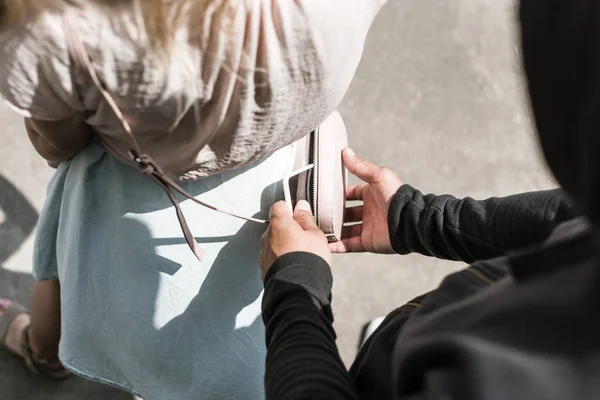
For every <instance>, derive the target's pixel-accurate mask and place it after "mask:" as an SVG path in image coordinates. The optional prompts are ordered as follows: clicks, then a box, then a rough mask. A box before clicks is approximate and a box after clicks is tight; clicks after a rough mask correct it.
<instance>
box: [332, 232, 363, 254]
mask: <svg viewBox="0 0 600 400" xmlns="http://www.w3.org/2000/svg"><path fill="white" fill-rule="evenodd" d="M329 250H330V251H331V252H332V253H335V254H341V253H364V252H365V251H366V250H365V248H364V246H363V244H362V239H361V238H360V236H357V237H353V238H349V239H342V240H340V241H339V242H334V243H329Z"/></svg>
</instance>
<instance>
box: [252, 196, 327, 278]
mask: <svg viewBox="0 0 600 400" xmlns="http://www.w3.org/2000/svg"><path fill="white" fill-rule="evenodd" d="M260 245H261V249H260V260H259V261H260V266H261V269H262V278H263V280H264V279H265V276H266V275H267V272H268V271H269V269H270V268H271V266H272V265H273V263H274V262H275V261H276V260H277V259H278V258H279V257H281V256H283V255H284V254H288V253H293V252H296V251H303V252H307V253H313V254H316V255H318V256H320V257H321V258H323V259H324V260H325V261H327V264H329V265H331V251H330V250H329V248H328V247H327V238H326V237H325V234H323V232H321V230H320V229H319V227H318V226H317V224H316V223H315V220H314V218H313V215H312V212H311V211H310V205H309V204H308V202H306V201H300V202H298V205H297V206H296V209H295V210H294V214H293V215H292V213H291V212H290V209H289V208H288V206H287V204H286V203H285V202H284V201H280V202H278V203H275V205H273V207H272V208H271V215H270V223H269V228H268V229H267V231H266V232H265V234H264V235H263V237H262V239H261V240H260Z"/></svg>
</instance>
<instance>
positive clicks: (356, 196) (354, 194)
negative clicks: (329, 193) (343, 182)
mask: <svg viewBox="0 0 600 400" xmlns="http://www.w3.org/2000/svg"><path fill="white" fill-rule="evenodd" d="M367 186H368V185H367V184H366V183H361V184H360V185H354V186H350V187H349V188H348V190H347V191H346V200H348V201H362V200H363V191H364V189H365V188H366V187H367Z"/></svg>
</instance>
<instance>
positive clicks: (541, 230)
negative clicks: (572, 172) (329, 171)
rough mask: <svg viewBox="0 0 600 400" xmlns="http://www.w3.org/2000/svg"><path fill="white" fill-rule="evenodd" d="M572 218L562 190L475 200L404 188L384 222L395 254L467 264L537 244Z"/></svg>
mask: <svg viewBox="0 0 600 400" xmlns="http://www.w3.org/2000/svg"><path fill="white" fill-rule="evenodd" d="M576 216H577V213H576V211H575V207H574V206H573V204H572V202H571V201H570V200H569V198H568V197H567V196H566V195H565V194H564V192H563V191H562V190H560V189H555V190H546V191H539V192H531V193H523V194H518V195H514V196H509V197H503V198H490V199H488V200H483V201H476V200H473V199H471V198H465V199H457V198H455V197H452V196H448V195H443V196H436V195H433V194H428V195H423V194H422V193H421V192H419V191H418V190H416V189H414V188H412V187H411V186H409V185H404V186H402V187H401V188H400V189H399V190H398V192H397V193H396V195H395V196H394V198H393V199H392V203H391V204H390V209H389V214H388V223H389V230H390V238H391V240H392V245H393V247H394V249H395V250H396V252H398V253H399V254H408V253H412V252H417V253H421V254H424V255H428V256H433V257H438V258H443V259H448V260H462V261H465V262H468V263H471V262H474V261H476V260H483V259H489V258H494V257H499V256H502V255H505V254H506V253H507V252H509V251H511V250H516V249H519V248H523V247H525V246H528V245H532V244H536V243H539V242H541V241H543V240H545V239H546V238H547V237H548V236H549V235H550V233H551V232H552V230H553V229H554V228H555V227H556V226H557V225H558V224H560V223H561V222H564V221H566V220H568V219H571V218H574V217H576Z"/></svg>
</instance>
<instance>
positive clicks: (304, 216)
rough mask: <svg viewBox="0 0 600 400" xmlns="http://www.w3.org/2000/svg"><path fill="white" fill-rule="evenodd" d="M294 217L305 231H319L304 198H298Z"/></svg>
mask: <svg viewBox="0 0 600 400" xmlns="http://www.w3.org/2000/svg"><path fill="white" fill-rule="evenodd" d="M294 219H295V220H296V222H297V223H298V224H299V225H300V226H301V227H302V229H304V230H305V231H315V230H316V231H320V229H319V227H318V226H317V223H316V222H315V218H314V217H313V214H312V211H311V209H310V204H308V201H306V200H300V201H299V202H298V204H297V205H296V209H295V210H294Z"/></svg>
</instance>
